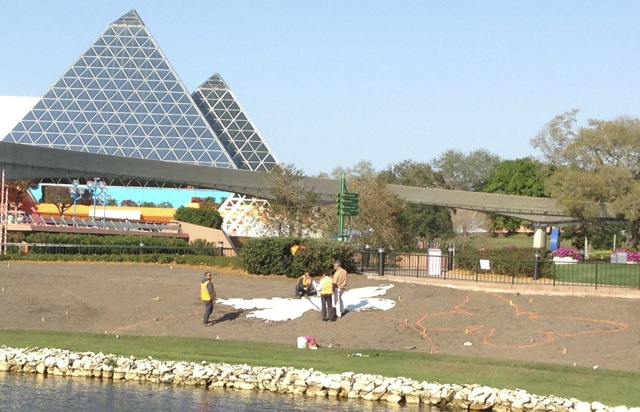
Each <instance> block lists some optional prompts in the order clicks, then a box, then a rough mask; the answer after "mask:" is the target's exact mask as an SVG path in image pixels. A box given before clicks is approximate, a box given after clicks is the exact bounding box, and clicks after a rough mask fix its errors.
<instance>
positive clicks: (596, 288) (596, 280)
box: [596, 265, 598, 289]
mask: <svg viewBox="0 0 640 412" xmlns="http://www.w3.org/2000/svg"><path fill="white" fill-rule="evenodd" d="M596 289H598V265H596Z"/></svg>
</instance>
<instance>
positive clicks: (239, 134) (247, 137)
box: [192, 73, 277, 172]
mask: <svg viewBox="0 0 640 412" xmlns="http://www.w3.org/2000/svg"><path fill="white" fill-rule="evenodd" d="M192 97H193V100H194V101H195V102H196V104H197V105H198V107H199V108H200V110H201V111H202V113H203V114H204V116H205V118H206V119H207V121H208V122H209V125H211V127H212V128H213V130H214V131H215V133H216V135H217V136H218V138H219V139H220V142H221V143H222V145H223V146H224V149H225V150H226V151H227V153H228V154H229V156H231V159H232V160H233V162H234V163H235V165H236V166H237V167H238V168H240V169H246V170H253V171H261V172H262V171H267V172H268V171H271V169H273V167H274V166H275V165H276V164H277V160H276V158H275V156H274V155H273V153H272V152H271V150H270V149H269V147H268V146H267V144H266V142H265V141H264V140H263V139H262V137H261V136H260V134H259V133H258V130H257V129H256V127H255V126H254V125H253V123H252V122H251V120H250V119H249V117H248V116H247V115H246V113H245V112H244V110H243V109H242V107H241V106H240V104H239V103H238V101H237V100H236V98H235V97H234V95H233V93H232V92H231V89H229V87H227V84H226V83H225V82H224V80H222V77H221V76H220V75H219V74H218V73H216V74H214V75H213V76H211V77H210V78H209V80H207V81H206V82H204V83H203V84H202V85H200V87H198V89H197V90H196V91H195V92H193V94H192Z"/></svg>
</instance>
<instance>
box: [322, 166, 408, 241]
mask: <svg viewBox="0 0 640 412" xmlns="http://www.w3.org/2000/svg"><path fill="white" fill-rule="evenodd" d="M331 174H332V176H333V177H334V178H336V179H337V178H339V177H340V176H341V175H342V174H344V175H345V178H346V180H347V191H348V192H352V193H358V194H359V195H360V197H359V214H358V216H355V217H351V218H345V219H346V221H347V222H346V226H347V228H350V229H351V230H352V233H353V234H352V236H351V238H350V242H352V243H355V244H358V245H365V244H369V245H372V246H374V247H378V246H384V247H390V248H396V249H397V248H403V247H405V244H406V237H405V234H404V232H403V230H402V226H401V225H400V220H399V216H400V214H401V213H402V211H403V210H404V207H405V204H404V202H403V201H402V200H401V199H399V198H398V196H397V195H395V194H394V193H391V192H390V191H389V190H388V189H387V183H388V182H387V177H384V176H381V175H380V174H378V173H377V172H376V170H375V168H374V167H373V165H372V164H371V162H366V161H362V162H359V163H357V164H356V165H355V166H354V167H351V168H336V169H334V170H333V171H332V173H331ZM330 210H331V212H332V213H331V214H329V213H327V215H330V216H331V218H332V225H333V226H332V227H333V228H337V226H338V219H337V211H336V207H335V205H331V208H330ZM335 232H336V229H334V233H335Z"/></svg>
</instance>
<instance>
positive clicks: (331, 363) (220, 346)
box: [0, 330, 640, 407]
mask: <svg viewBox="0 0 640 412" xmlns="http://www.w3.org/2000/svg"><path fill="white" fill-rule="evenodd" d="M0 344H1V345H6V346H10V347H16V348H23V347H40V348H59V349H67V350H70V351H74V352H86V351H91V352H102V353H113V354H116V355H121V356H130V355H133V356H135V357H136V358H138V359H143V358H146V357H148V356H151V357H153V358H155V359H158V360H181V361H182V360H183V361H190V362H191V361H193V362H200V361H203V360H204V361H207V362H211V363H229V364H248V365H252V366H292V367H295V368H314V369H316V370H319V371H322V372H324V373H342V372H345V371H352V372H357V373H369V374H376V375H383V376H388V377H400V376H402V377H407V378H412V379H415V380H419V381H422V380H426V381H430V382H439V383H479V384H482V385H487V386H490V387H495V388H505V389H516V388H520V389H524V390H526V391H527V392H529V393H532V394H538V395H552V394H553V395H556V396H560V397H564V398H577V399H580V400H583V401H599V402H602V403H603V404H605V405H609V406H617V405H626V406H629V407H631V406H638V405H640V392H639V391H637V382H638V380H639V379H640V373H636V372H623V371H613V370H605V369H600V368H599V369H596V370H594V369H592V368H585V367H571V366H558V365H551V364H544V363H533V362H514V361H502V360H494V359H484V358H473V357H462V356H450V355H438V354H436V355H432V354H426V353H418V352H398V351H374V350H354V349H345V348H335V347H334V348H330V349H329V348H321V349H320V350H318V351H309V350H300V349H297V348H296V346H295V345H294V343H292V344H291V345H283V344H271V343H256V342H246V341H227V340H213V339H203V338H186V337H154V336H121V337H120V338H116V337H115V336H114V335H103V334H90V333H72V332H49V331H22V330H1V331H0ZM353 353H361V354H363V355H368V356H357V357H356V356H349V355H350V354H353Z"/></svg>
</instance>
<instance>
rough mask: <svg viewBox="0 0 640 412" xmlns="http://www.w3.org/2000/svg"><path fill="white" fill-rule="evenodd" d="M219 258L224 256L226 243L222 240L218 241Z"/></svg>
mask: <svg viewBox="0 0 640 412" xmlns="http://www.w3.org/2000/svg"><path fill="white" fill-rule="evenodd" d="M218 256H224V242H223V241H222V240H219V241H218Z"/></svg>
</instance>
